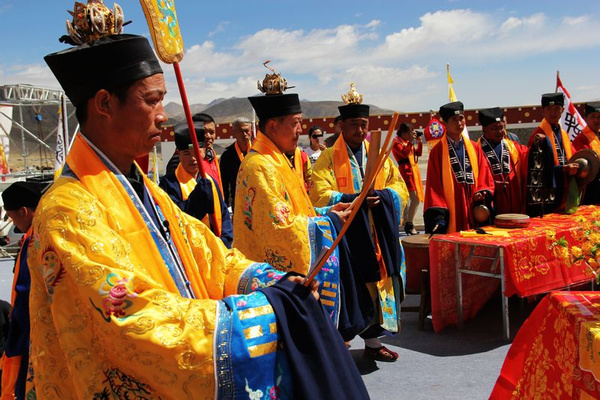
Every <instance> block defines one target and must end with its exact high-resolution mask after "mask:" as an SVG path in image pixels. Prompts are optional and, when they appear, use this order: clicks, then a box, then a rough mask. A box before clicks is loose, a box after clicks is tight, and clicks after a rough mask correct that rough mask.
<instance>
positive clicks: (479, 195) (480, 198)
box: [473, 192, 485, 201]
mask: <svg viewBox="0 0 600 400" xmlns="http://www.w3.org/2000/svg"><path fill="white" fill-rule="evenodd" d="M484 198H485V196H484V195H483V193H481V192H477V193H475V194H474V195H473V201H483V200H484Z"/></svg>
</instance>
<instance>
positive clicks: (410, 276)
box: [402, 234, 430, 294]
mask: <svg viewBox="0 0 600 400" xmlns="http://www.w3.org/2000/svg"><path fill="white" fill-rule="evenodd" d="M429 236H430V235H429V234H422V235H411V236H406V237H405V238H402V247H403V248H404V256H405V260H406V293H412V294H418V293H421V270H423V269H426V270H429Z"/></svg>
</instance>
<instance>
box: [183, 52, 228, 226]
mask: <svg viewBox="0 0 600 400" xmlns="http://www.w3.org/2000/svg"><path fill="white" fill-rule="evenodd" d="M173 69H175V77H176V78H177V86H178V87H179V94H180V95H181V102H182V103H183V111H184V112H185V120H186V121H187V124H188V131H189V133H190V139H192V144H193V146H194V155H195V156H196V160H197V161H198V173H199V174H200V176H201V177H203V178H206V175H205V174H204V166H203V165H202V157H201V156H200V145H199V144H198V138H197V137H196V129H194V121H193V120H192V111H191V110H190V103H189V102H188V98H187V94H186V92H185V86H184V85H183V78H182V76H181V70H180V69H179V63H178V62H174V63H173ZM209 215H210V222H211V225H212V226H213V228H211V230H212V231H213V233H215V234H216V233H217V232H215V231H214V230H216V229H217V226H218V225H217V216H216V215H215V214H214V213H213V214H209ZM213 229H214V230H213Z"/></svg>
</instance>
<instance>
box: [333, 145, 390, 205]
mask: <svg viewBox="0 0 600 400" xmlns="http://www.w3.org/2000/svg"><path fill="white" fill-rule="evenodd" d="M363 143H364V144H365V150H364V151H365V152H367V154H368V153H369V142H367V141H366V140H365V141H364V142H363ZM363 169H366V165H363ZM333 171H334V173H335V179H336V181H337V185H338V190H339V191H340V192H341V193H347V194H350V193H355V191H354V184H353V181H352V167H351V166H350V156H349V155H348V147H347V146H346V141H345V140H344V136H343V135H340V137H339V138H338V140H336V141H335V143H334V144H333ZM384 188H385V173H384V172H383V168H382V169H381V170H379V173H378V174H377V177H376V178H375V186H374V189H375V190H382V189H384Z"/></svg>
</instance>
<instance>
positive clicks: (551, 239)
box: [429, 206, 600, 339]
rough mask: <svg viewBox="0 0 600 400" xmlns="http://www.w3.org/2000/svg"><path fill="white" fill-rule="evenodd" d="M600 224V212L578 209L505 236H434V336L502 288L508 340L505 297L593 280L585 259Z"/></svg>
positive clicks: (599, 238)
mask: <svg viewBox="0 0 600 400" xmlns="http://www.w3.org/2000/svg"><path fill="white" fill-rule="evenodd" d="M599 220H600V207H598V206H581V207H579V209H578V210H577V212H576V213H575V214H573V215H566V214H548V215H545V216H544V217H543V218H532V219H531V223H530V225H529V226H528V227H527V228H523V229H510V230H507V232H508V237H498V236H492V235H486V234H482V235H476V237H462V236H461V234H460V233H459V232H457V233H452V234H447V235H438V236H434V237H433V238H432V239H431V241H430V246H429V257H430V274H431V308H432V313H431V315H432V321H433V327H434V329H435V331H436V332H438V331H440V330H441V329H442V328H444V327H445V326H447V325H451V324H458V325H459V326H461V324H462V321H463V318H464V319H468V318H472V317H474V316H475V315H476V314H477V312H478V311H479V310H480V309H481V307H483V305H484V304H485V303H486V302H487V301H488V300H489V299H490V298H491V296H492V295H493V294H494V292H495V291H496V290H497V289H498V286H499V285H501V294H502V309H503V321H504V329H503V331H504V337H505V338H506V339H508V338H509V336H510V330H509V326H508V297H510V296H512V295H515V294H516V295H518V296H520V297H525V296H530V295H534V294H540V293H545V292H548V291H551V290H556V289H561V288H565V287H567V286H569V285H573V284H577V283H581V282H585V281H590V280H591V278H592V276H593V271H592V269H591V268H590V265H589V264H588V262H587V261H586V260H588V258H587V257H585V255H586V254H587V252H589V249H590V248H591V247H592V246H594V245H598V244H600V227H598V226H596V225H593V224H594V223H595V222H596V221H599ZM486 229H487V228H486ZM593 262H596V261H593ZM490 278H496V279H490Z"/></svg>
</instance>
